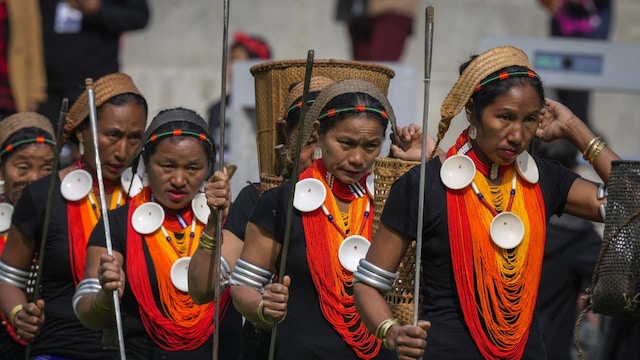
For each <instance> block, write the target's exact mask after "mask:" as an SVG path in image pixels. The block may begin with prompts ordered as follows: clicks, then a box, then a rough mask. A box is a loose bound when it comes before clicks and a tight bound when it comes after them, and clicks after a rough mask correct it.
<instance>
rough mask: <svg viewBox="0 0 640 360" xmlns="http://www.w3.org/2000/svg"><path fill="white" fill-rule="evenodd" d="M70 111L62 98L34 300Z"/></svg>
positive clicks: (26, 356) (27, 351)
mask: <svg viewBox="0 0 640 360" xmlns="http://www.w3.org/2000/svg"><path fill="white" fill-rule="evenodd" d="M68 111H69V99H67V98H64V99H62V106H61V107H60V115H59V116H58V127H57V128H56V145H55V146H54V148H53V171H52V172H51V178H50V179H49V190H48V191H47V204H46V205H45V208H44V223H43V226H42V237H41V238H40V250H38V263H37V265H36V279H35V285H34V289H33V301H34V302H35V301H36V300H38V298H39V297H40V282H41V281H42V268H43V263H44V251H45V249H46V245H47V236H48V235H49V220H50V219H51V204H52V202H53V201H52V200H51V199H52V198H53V189H54V188H55V186H56V176H58V163H59V162H60V150H61V149H62V128H63V127H64V122H65V121H66V120H67V112H68ZM30 348H31V343H29V345H28V346H27V349H26V351H25V356H24V358H25V360H29V359H30V357H31V356H30V355H29V353H30V350H31V349H30Z"/></svg>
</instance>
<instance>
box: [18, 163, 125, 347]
mask: <svg viewBox="0 0 640 360" xmlns="http://www.w3.org/2000/svg"><path fill="white" fill-rule="evenodd" d="M50 176H51V175H49V176H46V177H44V178H42V179H40V180H38V181H36V182H34V183H32V184H29V185H28V186H27V187H26V188H25V189H24V191H23V192H22V195H21V196H20V199H18V203H17V204H16V207H15V209H14V213H13V218H12V222H13V225H15V226H16V227H17V228H18V229H19V230H20V231H21V232H22V233H23V234H24V235H26V236H27V237H29V238H31V239H32V240H33V241H34V243H35V249H36V250H39V249H40V243H41V239H42V231H43V222H44V213H45V208H46V204H47V195H48V191H49V181H50ZM53 176H55V177H56V183H55V187H54V192H53V195H52V197H51V201H52V203H51V217H50V219H49V229H48V233H47V243H46V246H45V256H44V262H43V272H42V280H41V291H40V297H41V298H42V299H43V300H44V302H45V316H46V319H45V322H44V325H43V326H42V329H41V330H40V332H39V333H38V336H37V337H36V339H35V341H34V342H33V344H31V350H30V351H31V355H32V356H37V355H55V356H61V357H68V358H73V359H109V358H115V357H116V356H117V352H113V351H103V350H102V340H101V339H102V334H101V332H97V331H92V330H89V329H87V328H85V327H84V326H83V325H82V324H80V321H78V318H77V317H76V315H75V314H74V312H73V308H72V306H71V299H72V298H73V294H74V293H75V285H74V283H73V278H72V275H71V265H70V258H69V239H68V228H67V205H66V200H64V199H63V198H62V195H61V194H60V180H59V177H58V174H54V175H53Z"/></svg>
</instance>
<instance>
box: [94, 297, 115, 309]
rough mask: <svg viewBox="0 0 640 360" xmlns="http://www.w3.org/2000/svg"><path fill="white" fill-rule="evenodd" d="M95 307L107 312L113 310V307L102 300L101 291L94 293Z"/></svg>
mask: <svg viewBox="0 0 640 360" xmlns="http://www.w3.org/2000/svg"><path fill="white" fill-rule="evenodd" d="M93 308H94V309H95V310H96V311H98V312H101V313H106V312H111V311H113V308H111V307H109V306H107V304H105V303H103V302H102V301H101V300H100V292H97V293H95V295H93Z"/></svg>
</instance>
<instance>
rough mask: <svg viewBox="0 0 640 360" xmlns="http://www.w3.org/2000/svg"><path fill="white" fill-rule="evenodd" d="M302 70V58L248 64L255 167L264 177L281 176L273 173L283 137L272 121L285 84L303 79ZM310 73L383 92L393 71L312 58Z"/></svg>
mask: <svg viewBox="0 0 640 360" xmlns="http://www.w3.org/2000/svg"><path fill="white" fill-rule="evenodd" d="M305 69H306V60H285V61H270V62H266V63H263V64H258V65H254V66H252V67H251V74H252V75H253V77H254V79H255V98H256V143H257V145H258V167H259V173H260V174H262V176H264V177H265V179H267V178H269V177H278V176H280V175H281V174H278V173H277V172H278V171H277V165H278V164H277V159H276V152H275V147H276V145H278V144H283V143H284V139H283V138H282V135H281V134H278V131H277V126H276V124H277V120H278V118H280V117H281V116H282V114H283V113H284V111H285V109H284V107H285V103H284V102H285V99H286V97H287V93H288V92H289V86H290V85H291V84H295V83H298V82H301V81H303V80H304V75H305ZM312 76H325V77H328V78H330V79H334V80H341V79H360V80H366V81H368V82H370V83H372V84H374V85H376V86H377V87H378V88H380V90H382V92H383V93H385V95H386V94H387V92H388V89H389V81H390V80H391V78H393V77H394V76H395V72H394V71H393V70H391V69H390V68H388V67H386V66H382V65H376V64H370V63H363V62H355V61H343V60H333V59H329V60H314V61H313V70H312Z"/></svg>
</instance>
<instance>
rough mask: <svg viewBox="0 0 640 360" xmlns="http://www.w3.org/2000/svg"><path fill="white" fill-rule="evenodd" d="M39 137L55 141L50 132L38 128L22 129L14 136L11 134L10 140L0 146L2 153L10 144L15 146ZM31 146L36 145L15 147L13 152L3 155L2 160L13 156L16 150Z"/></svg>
mask: <svg viewBox="0 0 640 360" xmlns="http://www.w3.org/2000/svg"><path fill="white" fill-rule="evenodd" d="M38 136H42V137H44V138H45V139H47V140H51V141H55V139H54V138H53V137H52V136H51V134H49V133H48V132H46V131H44V130H42V129H40V128H37V127H28V128H22V129H20V130H18V131H16V132H14V133H13V134H11V136H9V138H8V139H7V140H6V141H5V142H4V144H1V145H0V151H2V150H3V149H4V148H5V147H6V146H7V145H9V144H15V143H17V142H18V141H22V140H27V139H35V138H36V137H38ZM31 144H34V143H26V144H22V145H19V146H14V147H13V150H12V151H10V152H6V153H4V154H2V158H0V160H2V161H3V162H4V161H5V160H6V159H7V158H8V157H9V156H11V154H15V152H16V150H18V149H20V148H22V147H23V146H26V145H31Z"/></svg>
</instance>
